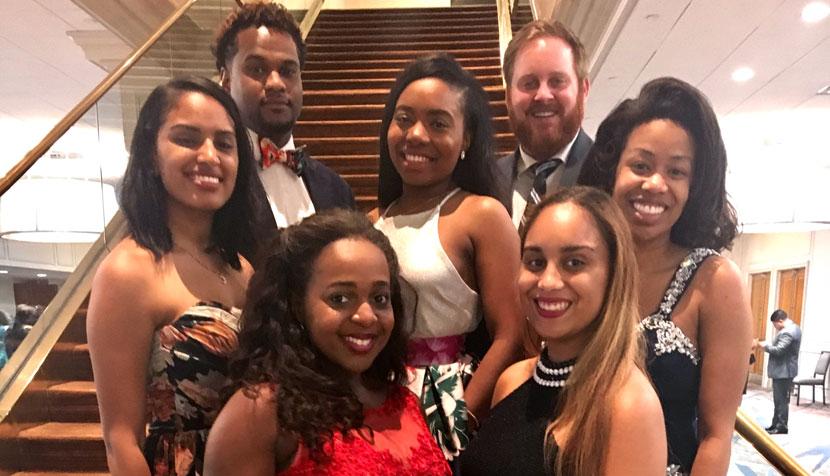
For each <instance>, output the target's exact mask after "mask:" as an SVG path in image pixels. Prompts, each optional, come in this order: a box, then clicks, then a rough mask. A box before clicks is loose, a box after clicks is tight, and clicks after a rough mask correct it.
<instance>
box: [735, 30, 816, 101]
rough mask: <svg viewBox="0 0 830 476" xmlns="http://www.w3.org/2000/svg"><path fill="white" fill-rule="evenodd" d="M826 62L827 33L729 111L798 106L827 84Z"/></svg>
mask: <svg viewBox="0 0 830 476" xmlns="http://www.w3.org/2000/svg"><path fill="white" fill-rule="evenodd" d="M828 65H830V37H828V38H825V39H824V41H822V42H821V43H819V44H818V45H817V46H815V47H814V48H813V49H812V50H811V51H810V52H809V53H807V54H806V55H804V56H803V57H802V58H801V59H799V60H798V61H797V62H796V63H795V64H793V65H792V66H791V67H789V68H787V69H786V70H784V71H782V72H781V73H780V74H779V75H778V76H776V77H775V78H773V79H772V80H770V81H769V82H767V84H765V85H764V86H762V87H761V89H759V90H758V91H756V92H755V93H754V94H752V95H751V96H749V97H748V98H746V99H745V100H744V101H743V102H742V103H741V104H740V105H738V106H737V107H736V108H735V109H734V111H733V112H735V113H745V112H756V111H768V110H774V109H790V108H795V107H799V106H800V105H801V104H803V103H805V102H807V101H809V100H810V99H812V98H813V97H814V96H815V95H816V92H817V91H818V90H819V89H821V87H823V86H826V85H828V84H830V74H828V73H830V71H828V69H829V68H828ZM825 97H827V96H825ZM825 104H826V103H825Z"/></svg>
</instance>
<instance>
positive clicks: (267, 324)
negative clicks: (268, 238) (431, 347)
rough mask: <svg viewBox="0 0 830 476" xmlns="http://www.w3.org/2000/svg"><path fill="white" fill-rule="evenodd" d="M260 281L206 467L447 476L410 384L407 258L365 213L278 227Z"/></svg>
mask: <svg viewBox="0 0 830 476" xmlns="http://www.w3.org/2000/svg"><path fill="white" fill-rule="evenodd" d="M269 250H270V251H269V257H268V258H267V260H266V261H265V265H264V266H263V267H262V268H260V269H258V270H257V272H256V274H255V275H254V277H253V279H252V281H251V288H250V292H249V294H248V296H249V302H248V306H247V307H246V308H245V312H244V314H243V326H242V335H241V338H240V350H241V352H240V355H239V356H238V360H236V361H235V362H234V364H233V369H234V374H235V376H236V377H238V382H239V384H240V386H241V388H240V389H239V390H237V392H236V393H235V394H234V396H233V397H232V398H231V399H230V401H229V402H228V404H227V405H226V406H225V408H224V409H223V410H222V412H221V413H220V415H219V418H218V419H217V420H216V424H215V426H214V428H213V431H212V432H211V436H210V440H209V441H208V449H207V460H206V465H205V474H206V475H207V476H213V475H216V476H220V475H227V474H245V475H262V476H273V475H274V474H285V475H310V474H316V475H337V476H342V475H350V474H353V475H358V474H360V475H363V474H371V475H379V476H384V475H390V476H391V475H401V476H407V475H411V476H421V475H423V476H431V475H436V476H437V475H446V474H448V473H449V467H448V466H447V463H446V461H445V460H444V458H443V455H442V454H441V451H440V450H439V449H438V447H437V446H436V444H435V442H434V441H433V440H432V438H430V434H429V430H428V429H427V427H426V424H425V422H424V418H423V415H422V413H421V408H420V404H419V402H418V399H417V398H416V397H415V395H413V394H412V393H411V392H410V391H409V390H407V389H406V387H405V386H403V383H404V380H405V378H406V371H405V369H404V357H405V352H406V337H405V334H404V330H403V323H402V321H401V320H400V316H401V310H402V303H401V294H400V286H399V284H398V262H397V259H396V258H395V252H394V251H393V250H392V247H391V246H390V245H389V241H388V240H387V239H386V237H385V236H383V234H382V233H381V232H379V231H378V230H376V229H374V228H373V227H372V224H371V223H370V222H369V220H368V219H367V218H366V216H365V215H363V214H360V213H357V212H353V211H346V210H331V211H326V212H321V213H319V214H317V215H314V216H312V217H309V218H306V219H305V220H303V221H302V222H301V223H300V224H298V225H293V226H290V227H288V228H286V229H285V230H283V232H282V233H281V234H280V236H279V238H278V239H277V240H276V242H275V243H274V244H273V245H272V246H270V247H269Z"/></svg>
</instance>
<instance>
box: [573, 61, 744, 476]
mask: <svg viewBox="0 0 830 476" xmlns="http://www.w3.org/2000/svg"><path fill="white" fill-rule="evenodd" d="M725 181H726V149H725V147H724V145H723V139H722V138H721V134H720V128H719V127H718V121H717V118H716V116H715V113H714V111H713V110H712V107H711V105H710V104H709V102H708V100H707V99H706V97H705V96H703V94H701V92H700V91H698V90H697V89H696V88H695V87H693V86H691V85H689V84H687V83H685V82H683V81H680V80H678V79H675V78H659V79H655V80H653V81H650V82H649V83H647V84H646V85H645V86H643V89H642V90H641V91H640V95H639V96H638V97H637V98H636V99H629V100H626V101H623V102H622V103H621V104H620V105H619V106H617V108H616V109H614V111H612V112H611V114H610V115H609V116H608V117H607V118H606V119H605V120H604V121H603V122H602V124H601V125H600V127H599V130H598V132H597V138H596V142H595V143H594V147H593V148H592V149H591V151H590V152H589V154H588V157H587V158H586V162H585V165H584V166H583V168H582V173H581V176H580V178H579V183H581V184H585V185H593V186H596V187H599V188H601V189H603V190H605V191H606V192H608V193H611V194H612V196H613V198H614V201H615V202H616V203H617V205H619V206H620V208H621V209H622V211H623V215H625V218H626V221H628V224H629V226H630V227H631V233H632V236H633V238H634V248H635V252H636V254H637V261H638V265H639V270H640V271H639V273H640V276H639V278H640V279H639V282H640V292H639V302H640V316H641V317H642V321H641V324H640V325H641V328H642V330H643V331H644V332H645V335H646V337H647V339H648V343H649V345H648V351H649V352H648V357H647V365H648V371H649V374H650V376H651V379H652V380H653V381H654V384H655V386H656V387H657V393H658V395H659V396H660V401H661V403H662V406H663V413H664V415H665V423H666V434H667V436H668V446H669V465H670V466H669V469H668V474H669V475H672V474H689V473H691V474H726V471H727V469H728V466H729V454H730V450H731V442H732V432H733V429H734V427H735V412H736V410H737V408H738V405H739V404H740V401H741V390H742V388H743V385H741V384H742V383H743V382H744V380H745V376H746V349H748V348H749V347H750V345H751V340H750V339H751V327H750V326H751V317H750V309H749V303H748V301H747V298H746V292H745V290H744V283H743V277H742V276H741V273H740V272H739V270H738V268H737V266H735V264H734V263H732V262H731V261H730V260H728V259H727V258H724V257H722V256H720V255H719V254H718V251H720V250H722V249H724V248H727V247H729V246H730V245H731V243H732V240H733V238H734V237H735V233H736V218H735V211H734V210H733V208H732V206H731V205H730V204H729V201H728V199H727V196H726V188H725Z"/></svg>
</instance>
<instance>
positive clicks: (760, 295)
mask: <svg viewBox="0 0 830 476" xmlns="http://www.w3.org/2000/svg"><path fill="white" fill-rule="evenodd" d="M750 280H751V283H750V286H751V290H750V298H749V300H750V306H751V307H752V332H753V336H754V337H755V338H756V339H758V340H759V341H760V340H765V339H766V336H767V320H768V319H769V316H768V315H767V303H768V302H769V281H770V273H769V272H766V273H755V274H753V275H751V276H750ZM754 353H755V363H754V364H752V367H750V369H749V372H750V373H751V374H754V375H758V376H759V377H760V376H761V375H763V373H764V349H762V348H761V347H758V348H757V349H755V352H754Z"/></svg>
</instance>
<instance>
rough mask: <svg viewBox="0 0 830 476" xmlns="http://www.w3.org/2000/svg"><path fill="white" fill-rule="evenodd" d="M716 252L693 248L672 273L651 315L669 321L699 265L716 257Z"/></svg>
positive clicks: (708, 249)
mask: <svg viewBox="0 0 830 476" xmlns="http://www.w3.org/2000/svg"><path fill="white" fill-rule="evenodd" d="M716 255H718V252H717V251H715V250H713V249H710V248H694V249H692V251H690V252H689V254H688V255H686V257H685V258H683V261H681V262H680V265H679V266H678V267H677V271H675V273H674V278H673V279H672V281H671V283H670V284H669V287H668V288H667V289H666V293H665V294H664V295H663V300H662V301H661V302H660V307H659V308H658V309H657V312H656V313H654V314H653V315H657V316H660V317H661V318H662V319H667V320H671V314H672V312H673V311H674V307H675V306H676V305H677V303H678V302H679V301H680V298H681V297H683V294H684V293H685V292H686V289H687V288H688V286H689V283H690V282H691V281H692V278H694V276H695V273H697V270H698V269H699V268H700V264H701V263H702V262H703V261H705V260H706V258H708V257H710V256H716Z"/></svg>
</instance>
